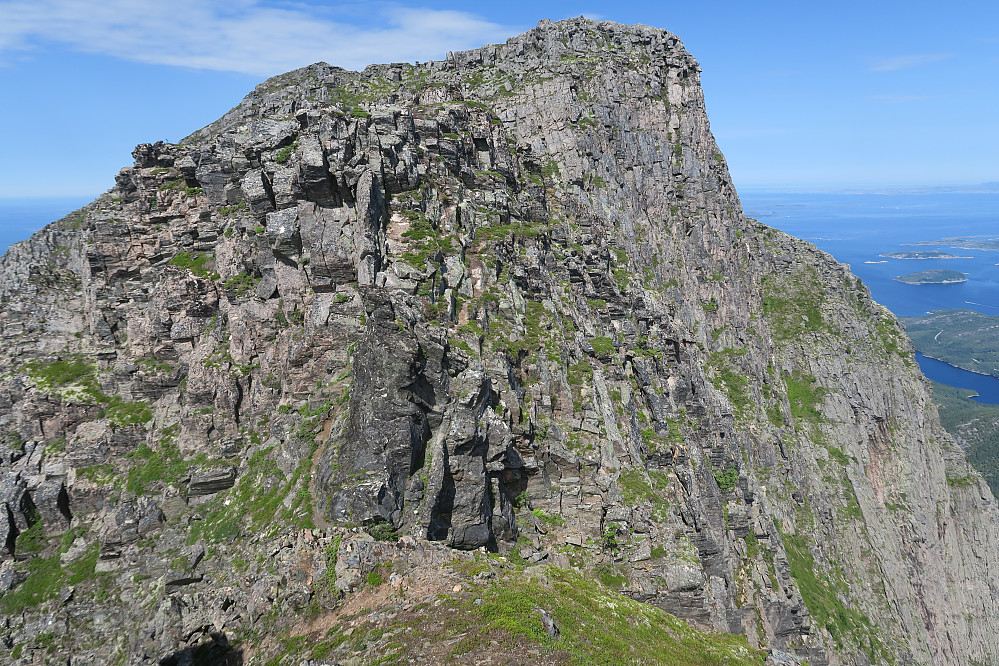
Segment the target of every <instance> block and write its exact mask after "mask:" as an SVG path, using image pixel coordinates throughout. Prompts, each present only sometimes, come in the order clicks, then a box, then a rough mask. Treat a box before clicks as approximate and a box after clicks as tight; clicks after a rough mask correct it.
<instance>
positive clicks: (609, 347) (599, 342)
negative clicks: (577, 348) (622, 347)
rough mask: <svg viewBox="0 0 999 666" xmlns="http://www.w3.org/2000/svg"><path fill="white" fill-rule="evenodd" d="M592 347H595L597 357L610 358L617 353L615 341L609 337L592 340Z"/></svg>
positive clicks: (594, 351)
mask: <svg viewBox="0 0 999 666" xmlns="http://www.w3.org/2000/svg"><path fill="white" fill-rule="evenodd" d="M590 345H591V346H592V347H593V353H594V354H595V355H597V356H601V357H605V358H606V357H608V356H613V355H614V353H615V351H616V350H615V349H614V341H613V340H611V339H610V338H608V337H596V338H593V339H592V340H590Z"/></svg>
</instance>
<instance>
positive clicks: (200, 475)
mask: <svg viewBox="0 0 999 666" xmlns="http://www.w3.org/2000/svg"><path fill="white" fill-rule="evenodd" d="M235 483H236V468H235V467H232V466H228V465H223V466H215V467H209V468H207V469H202V470H199V471H197V472H195V473H194V474H192V475H191V482H190V484H189V485H188V487H187V492H188V494H189V495H212V494H215V493H218V492H221V491H223V490H225V489H226V488H232V486H233V484H235Z"/></svg>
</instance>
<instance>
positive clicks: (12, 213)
mask: <svg viewBox="0 0 999 666" xmlns="http://www.w3.org/2000/svg"><path fill="white" fill-rule="evenodd" d="M93 199H94V197H47V198H17V199H3V198H0V254H3V253H4V252H6V251H7V248H8V247H10V245H11V244H12V243H16V242H18V241H22V240H25V239H26V238H28V237H29V236H31V234H33V233H35V232H36V231H38V230H39V229H41V228H42V227H44V226H45V225H46V224H48V223H49V222H54V221H56V220H58V219H59V218H61V217H63V216H64V215H66V214H67V213H72V212H73V211H74V210H76V209H77V208H80V207H81V206H83V205H85V204H87V203H89V202H90V201H92V200H93Z"/></svg>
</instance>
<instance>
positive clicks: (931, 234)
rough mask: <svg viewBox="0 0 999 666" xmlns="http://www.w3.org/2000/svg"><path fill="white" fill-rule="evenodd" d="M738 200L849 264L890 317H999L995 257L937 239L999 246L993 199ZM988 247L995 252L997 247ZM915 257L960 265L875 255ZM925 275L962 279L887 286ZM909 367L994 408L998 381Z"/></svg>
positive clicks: (810, 196)
mask: <svg viewBox="0 0 999 666" xmlns="http://www.w3.org/2000/svg"><path fill="white" fill-rule="evenodd" d="M741 198H742V207H743V210H744V212H745V214H746V215H747V216H748V217H754V218H756V219H758V220H759V221H760V222H762V223H764V224H766V225H769V226H771V227H775V228H777V229H780V230H781V231H786V232H787V233H789V234H791V235H792V236H797V237H798V238H802V239H804V240H807V241H809V242H811V243H814V244H815V246H816V247H818V248H819V249H820V250H822V251H824V252H828V253H829V254H831V255H832V256H833V257H834V258H835V259H836V260H837V261H839V262H841V263H845V264H849V265H850V269H851V270H852V271H853V273H854V274H855V275H857V276H858V277H859V278H861V279H862V280H863V281H864V284H866V285H867V286H868V288H870V290H871V295H872V296H873V297H874V300H876V301H878V302H879V303H881V304H883V305H885V306H886V307H888V309H890V310H891V311H892V312H894V313H895V314H896V315H899V316H902V317H917V316H919V315H922V314H925V313H927V312H930V311H932V310H939V309H958V308H965V309H969V310H975V311H977V312H981V313H982V314H987V315H999V265H997V264H999V250H986V249H977V248H973V247H972V248H968V247H961V246H962V245H964V244H963V243H961V242H960V241H949V240H945V239H953V238H968V239H972V240H973V241H985V240H990V239H994V240H999V192H926V193H920V194H913V193H908V194H895V193H889V194H870V193H867V194H846V193H801V192H752V191H748V192H743V193H742V196H741ZM934 241H944V242H940V243H934ZM910 243H920V244H919V245H910ZM922 243H930V244H927V245H923V244H922ZM995 245H996V247H999V243H996V244H995ZM918 250H937V251H941V252H946V253H948V254H952V255H957V256H959V257H961V258H959V259H895V258H889V257H884V256H881V255H884V254H888V253H892V252H906V251H918ZM931 268H947V269H951V270H955V271H959V272H961V273H964V274H965V275H966V277H967V278H968V280H967V282H961V283H957V284H906V283H903V282H898V281H897V280H895V279H894V278H895V277H897V276H899V275H905V274H907V273H914V272H917V271H923V270H928V269H931ZM916 360H917V361H918V362H919V365H920V367H921V368H922V370H923V373H924V374H925V375H926V376H927V377H929V378H930V379H933V380H934V381H938V382H940V383H942V384H949V385H950V386H957V387H959V388H963V389H968V390H969V391H976V392H977V393H978V396H977V397H976V398H975V399H976V400H978V401H979V402H984V403H989V404H999V379H996V378H994V377H987V376H985V375H980V374H976V373H973V372H969V371H967V370H962V369H960V368H955V367H954V366H951V365H948V364H946V363H942V362H940V361H935V360H934V359H930V358H926V357H925V356H922V355H921V354H919V355H917V357H916Z"/></svg>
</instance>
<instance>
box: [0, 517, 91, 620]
mask: <svg viewBox="0 0 999 666" xmlns="http://www.w3.org/2000/svg"><path fill="white" fill-rule="evenodd" d="M43 530H44V528H43V526H42V523H41V521H37V522H35V524H34V525H32V526H31V527H30V528H28V529H27V530H25V531H24V532H22V533H21V534H19V535H18V538H17V542H16V544H15V551H16V552H21V553H37V552H40V551H41V550H43V549H44V548H45V546H46V544H47V541H48V540H47V539H45V538H44V536H43V535H44V531H43ZM75 535H76V532H75V531H73V530H71V531H69V532H67V533H66V534H65V535H64V537H63V540H62V544H61V545H60V547H59V552H58V553H56V554H54V555H51V556H49V557H41V556H36V557H32V558H31V559H29V560H28V561H27V563H25V564H22V565H18V566H19V568H23V570H24V572H25V573H26V574H27V578H26V579H25V580H24V582H23V583H21V584H20V585H18V586H17V587H15V588H14V589H12V590H9V591H8V592H6V593H5V594H3V595H0V613H3V614H4V615H15V614H18V613H20V612H21V611H23V610H24V609H26V608H30V607H32V606H37V605H38V604H41V603H44V602H46V601H48V600H49V599H54V598H55V597H56V596H58V594H59V592H60V591H61V590H62V588H63V587H66V586H72V585H80V584H81V583H84V582H87V581H93V580H94V579H95V576H97V574H95V568H96V566H97V556H98V551H99V546H98V544H97V542H96V541H95V542H94V543H92V544H91V545H90V546H89V547H88V548H87V550H86V552H85V553H83V554H82V555H80V556H79V557H78V558H77V559H75V560H74V561H72V562H70V563H69V564H67V565H66V566H62V565H61V564H60V561H59V553H63V552H66V550H68V549H69V547H70V546H71V545H72V543H73V539H74V538H75Z"/></svg>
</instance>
